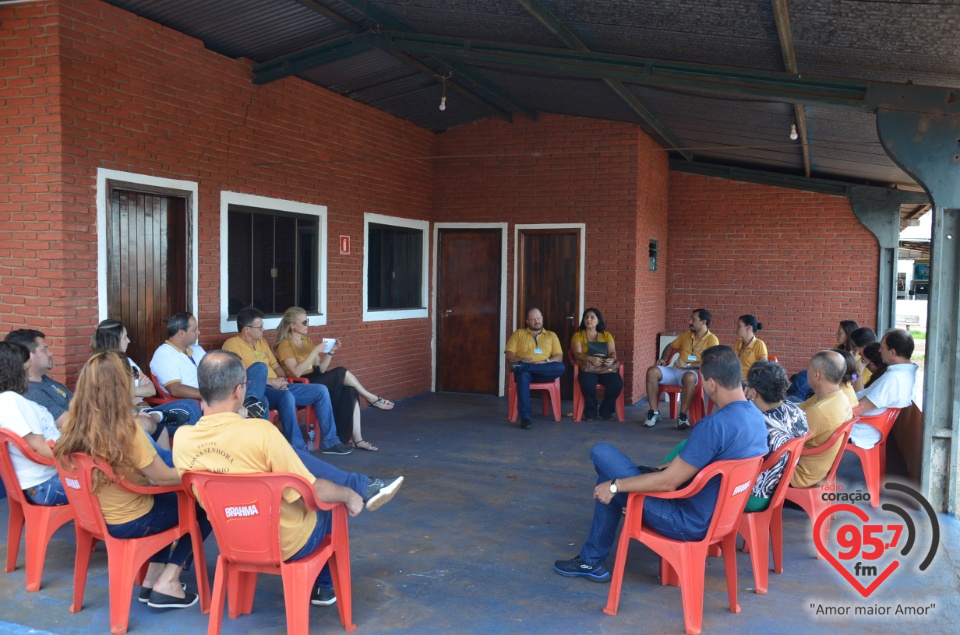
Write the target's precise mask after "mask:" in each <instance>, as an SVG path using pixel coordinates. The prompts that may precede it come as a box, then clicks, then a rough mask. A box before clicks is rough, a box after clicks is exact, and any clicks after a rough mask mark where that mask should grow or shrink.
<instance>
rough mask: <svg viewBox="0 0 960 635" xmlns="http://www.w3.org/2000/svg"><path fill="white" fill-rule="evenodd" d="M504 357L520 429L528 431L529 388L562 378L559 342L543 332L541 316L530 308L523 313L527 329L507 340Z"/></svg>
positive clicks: (553, 336) (529, 414)
mask: <svg viewBox="0 0 960 635" xmlns="http://www.w3.org/2000/svg"><path fill="white" fill-rule="evenodd" d="M504 355H505V356H506V359H507V365H508V366H509V367H510V370H512V371H513V377H514V380H515V381H516V382H517V412H518V413H519V415H520V427H521V428H523V429H524V430H529V429H530V428H531V427H532V423H531V420H530V416H531V410H530V384H531V383H540V382H551V381H553V380H554V379H556V378H557V377H560V376H561V375H563V372H564V365H563V349H562V348H561V347H560V338H558V337H557V334H556V333H554V332H553V331H548V330H547V329H545V328H543V314H542V313H541V312H540V309H538V308H536V307H533V308H530V309H528V310H527V328H525V329H519V330H517V331H515V332H514V333H513V335H511V336H510V339H509V340H508V341H507V347H506V349H505V350H504Z"/></svg>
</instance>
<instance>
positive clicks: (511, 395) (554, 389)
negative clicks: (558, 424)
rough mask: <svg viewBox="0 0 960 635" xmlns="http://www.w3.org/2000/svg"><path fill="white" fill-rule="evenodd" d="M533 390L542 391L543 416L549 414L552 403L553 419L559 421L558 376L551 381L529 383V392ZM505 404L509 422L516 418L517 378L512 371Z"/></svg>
mask: <svg viewBox="0 0 960 635" xmlns="http://www.w3.org/2000/svg"><path fill="white" fill-rule="evenodd" d="M534 390H542V391H543V416H547V415H548V414H550V407H551V405H552V406H553V419H554V421H560V378H559V377H557V378H556V379H554V380H553V381H551V382H544V383H531V384H530V392H531V393H532V392H533V391H534ZM507 404H508V407H507V408H508V417H509V419H510V423H514V422H515V421H516V420H517V380H516V378H515V377H514V375H513V373H510V380H509V381H508V382H507Z"/></svg>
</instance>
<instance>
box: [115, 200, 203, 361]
mask: <svg viewBox="0 0 960 635" xmlns="http://www.w3.org/2000/svg"><path fill="white" fill-rule="evenodd" d="M106 225H107V227H106V230H107V231H106V235H107V306H108V311H109V316H110V317H111V318H114V319H117V320H120V321H121V322H123V324H124V326H126V328H127V335H128V336H129V337H130V346H129V348H128V349H127V355H129V356H130V358H131V359H133V361H135V362H136V363H137V364H138V365H139V366H140V367H141V368H143V369H144V370H147V369H148V366H149V364H150V358H151V357H152V356H153V351H155V350H156V349H157V347H158V346H160V344H162V343H163V341H164V340H166V339H167V326H166V320H167V318H168V317H169V316H170V315H171V314H173V313H176V312H178V311H188V310H190V305H189V297H188V280H189V274H188V254H189V249H188V241H189V232H188V229H187V201H186V199H185V198H183V197H180V196H171V195H165V194H156V193H150V192H137V191H132V190H126V189H113V190H111V192H110V197H109V205H108V209H107V223H106Z"/></svg>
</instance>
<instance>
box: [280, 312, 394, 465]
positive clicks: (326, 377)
mask: <svg viewBox="0 0 960 635" xmlns="http://www.w3.org/2000/svg"><path fill="white" fill-rule="evenodd" d="M309 331H310V328H309V321H308V320H307V312H306V311H305V310H303V309H301V308H300V307H298V306H294V307H290V308H289V309H287V310H286V312H285V313H284V314H283V319H282V320H280V326H279V327H277V359H279V360H280V363H281V364H282V365H283V368H284V370H285V371H286V372H287V375H289V376H291V377H303V378H305V379H307V380H308V381H309V382H310V383H311V384H322V385H323V386H326V387H327V390H328V391H330V403H331V404H332V405H333V418H334V420H335V421H336V424H337V436H338V437H340V440H341V441H343V442H344V443H349V444H351V445H353V447H355V448H358V449H360V450H368V451H370V452H376V451H377V449H378V448H377V447H376V446H374V445H373V444H371V443H370V442H369V441H364V439H363V437H362V436H361V434H360V402H359V401H358V399H357V395H360V396H362V397H363V398H364V399H366V400H367V403H369V404H370V405H371V406H373V407H374V408H379V409H380V410H390V409H391V408H393V402H392V401H390V400H388V399H381V398H380V397H377V396H376V395H375V394H373V393H372V392H370V391H369V390H367V389H366V388H364V387H363V384H361V383H360V381H359V380H358V379H357V378H356V376H354V374H353V373H351V372H350V371H349V370H347V369H346V368H343V367H342V366H336V367H334V368H330V362H331V361H333V354H334V353H335V352H336V351H337V350H338V349H339V348H340V340H337V341H336V343H334V345H333V347H332V348H331V349H330V351H329V352H326V353H325V352H324V348H325V347H324V345H323V343H322V342H321V343H320V344H317V345H314V343H313V341H312V340H311V339H310V338H309V337H307V333H308V332H309Z"/></svg>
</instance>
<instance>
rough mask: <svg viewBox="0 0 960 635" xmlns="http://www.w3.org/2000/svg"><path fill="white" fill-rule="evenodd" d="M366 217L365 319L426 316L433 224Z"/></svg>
mask: <svg viewBox="0 0 960 635" xmlns="http://www.w3.org/2000/svg"><path fill="white" fill-rule="evenodd" d="M365 220H366V222H365V225H366V236H365V238H366V240H365V244H364V256H365V262H364V266H365V276H364V307H363V309H364V319H366V320H397V319H405V318H412V317H426V315H427V305H426V298H427V286H426V285H427V276H426V269H427V230H428V228H429V223H427V222H426V221H416V220H409V219H402V218H392V217H388V216H380V215H377V214H367V215H366V216H365Z"/></svg>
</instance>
